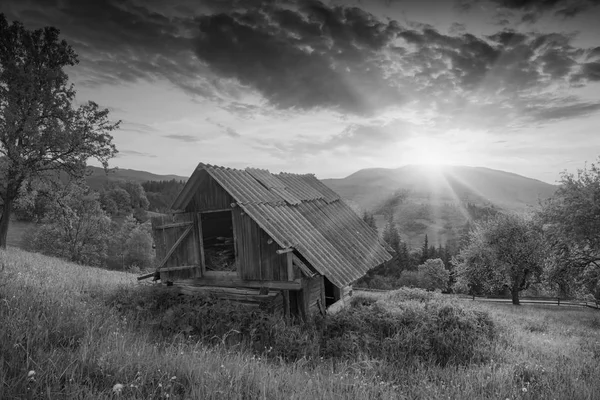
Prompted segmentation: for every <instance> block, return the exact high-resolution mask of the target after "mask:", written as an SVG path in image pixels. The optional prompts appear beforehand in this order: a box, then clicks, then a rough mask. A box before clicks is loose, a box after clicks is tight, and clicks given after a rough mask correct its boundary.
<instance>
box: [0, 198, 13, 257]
mask: <svg viewBox="0 0 600 400" xmlns="http://www.w3.org/2000/svg"><path fill="white" fill-rule="evenodd" d="M12 203H13V199H11V198H10V196H7V198H6V199H4V204H3V205H2V216H0V249H6V239H7V236H8V222H9V220H10V213H11V211H12Z"/></svg>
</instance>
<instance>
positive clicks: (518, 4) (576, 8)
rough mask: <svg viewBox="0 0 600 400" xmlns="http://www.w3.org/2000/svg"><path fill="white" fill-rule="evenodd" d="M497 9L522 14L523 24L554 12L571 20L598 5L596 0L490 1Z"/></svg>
mask: <svg viewBox="0 0 600 400" xmlns="http://www.w3.org/2000/svg"><path fill="white" fill-rule="evenodd" d="M491 2H492V3H495V4H496V5H497V6H498V7H500V8H504V9H509V10H517V11H521V12H524V13H525V14H524V15H523V17H522V21H523V22H531V23H533V22H535V21H537V20H538V18H539V17H540V15H541V14H543V13H546V12H551V11H553V12H554V15H557V16H561V17H563V18H572V17H575V16H576V15H578V14H580V13H582V12H584V11H587V10H588V9H590V8H591V7H594V6H597V5H599V4H600V2H599V1H598V0H491Z"/></svg>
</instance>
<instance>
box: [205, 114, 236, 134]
mask: <svg viewBox="0 0 600 400" xmlns="http://www.w3.org/2000/svg"><path fill="white" fill-rule="evenodd" d="M206 122H209V123H211V124H213V125H216V126H218V127H219V128H221V129H222V130H223V132H224V133H225V134H226V135H227V136H229V137H232V138H234V139H238V138H240V137H242V135H240V134H239V133H238V132H237V131H236V130H235V129H233V128H232V127H229V126H225V125H223V124H221V123H219V122H215V121H213V120H212V119H210V118H206Z"/></svg>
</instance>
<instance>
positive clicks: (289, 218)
mask: <svg viewBox="0 0 600 400" xmlns="http://www.w3.org/2000/svg"><path fill="white" fill-rule="evenodd" d="M172 209H173V210H177V211H176V212H175V213H174V214H172V215H171V216H163V217H155V218H153V219H152V228H153V234H154V240H155V245H156V255H157V258H158V259H159V260H161V261H160V263H159V266H158V269H157V272H156V273H155V274H154V276H155V279H160V280H161V282H163V283H166V284H168V285H174V286H177V287H179V288H180V290H181V291H182V292H184V293H188V292H198V291H207V292H211V293H213V294H215V295H217V296H219V297H222V298H228V299H232V300H237V301H240V302H243V303H246V304H249V305H258V306H262V307H265V308H269V309H272V310H274V311H276V312H280V313H282V314H285V315H300V316H305V315H307V314H308V313H312V312H325V310H326V308H327V307H329V306H331V305H333V304H335V303H336V302H344V301H345V298H347V296H350V295H351V286H350V285H351V284H352V283H353V282H355V281H356V280H357V279H359V278H361V277H362V276H363V275H364V274H365V273H366V272H367V271H369V270H370V269H372V268H374V267H376V266H378V265H380V264H382V263H384V262H386V261H388V260H390V259H391V258H392V256H391V255H390V253H389V252H388V250H390V248H389V247H388V246H387V245H386V244H385V242H383V241H382V240H381V239H380V238H379V236H378V234H377V232H376V231H374V230H373V229H372V228H370V227H369V226H368V225H367V224H366V223H364V222H363V221H362V219H361V218H359V217H358V215H357V214H356V213H355V212H354V211H353V210H352V209H351V208H350V207H348V205H346V204H345V203H344V202H343V201H342V199H341V198H340V196H339V195H338V194H337V193H335V192H334V191H332V190H331V189H330V188H328V187H327V186H325V184H323V183H322V182H321V181H319V180H318V179H317V178H315V176H314V175H296V174H288V173H280V174H271V173H270V172H269V171H267V170H260V169H253V168H247V169H245V170H237V169H231V168H224V167H218V166H213V165H206V164H202V163H201V164H199V165H198V167H197V168H196V169H195V171H194V172H193V174H192V176H191V177H190V179H189V180H188V182H187V183H186V185H185V187H184V188H183V189H182V191H181V192H180V194H179V196H178V197H177V198H176V200H175V201H174V203H173V205H172ZM338 304H339V303H338Z"/></svg>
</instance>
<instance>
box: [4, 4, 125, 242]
mask: <svg viewBox="0 0 600 400" xmlns="http://www.w3.org/2000/svg"><path fill="white" fill-rule="evenodd" d="M76 63H77V56H76V54H75V52H74V51H73V49H72V48H71V46H69V45H68V44H67V43H66V42H65V41H64V40H59V31H58V30H57V29H55V28H52V27H46V28H43V29H38V30H35V31H29V30H27V29H25V28H24V26H23V25H22V24H21V23H19V22H13V23H12V24H9V23H8V21H7V20H6V17H5V16H4V14H0V160H1V161H0V198H1V199H2V202H3V205H2V216H1V217H0V247H2V248H6V235H7V232H8V224H9V219H10V215H11V212H12V208H13V204H14V202H15V199H16V198H17V197H18V195H19V191H20V188H21V185H22V184H23V183H24V182H25V181H27V180H32V179H42V180H43V179H50V177H52V176H56V175H53V174H51V173H50V172H52V171H63V172H66V173H67V174H69V175H71V176H75V177H80V176H82V175H83V174H84V172H85V165H86V162H87V160H88V159H89V158H95V159H97V160H99V161H100V162H101V163H102V165H103V166H104V167H105V168H107V166H108V160H109V159H110V158H111V157H113V156H114V155H115V153H116V148H115V146H114V145H113V144H112V136H111V135H110V132H111V131H112V130H114V129H116V128H117V127H118V125H119V123H118V122H117V123H111V122H110V121H109V120H108V110H102V109H100V107H99V106H98V105H97V104H95V103H93V102H89V103H86V104H83V105H81V106H79V107H78V108H74V107H73V101H74V100H75V90H74V88H73V86H72V85H69V83H68V76H67V74H66V73H65V72H64V70H63V68H64V67H68V66H73V65H75V64H76Z"/></svg>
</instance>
